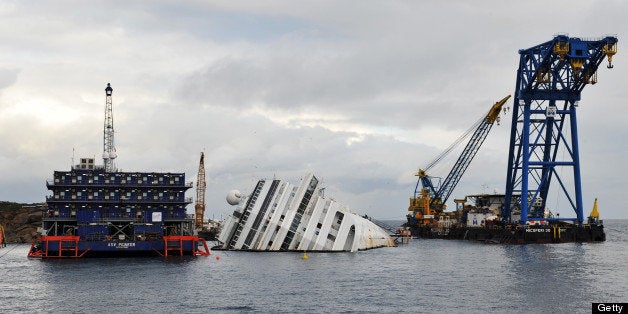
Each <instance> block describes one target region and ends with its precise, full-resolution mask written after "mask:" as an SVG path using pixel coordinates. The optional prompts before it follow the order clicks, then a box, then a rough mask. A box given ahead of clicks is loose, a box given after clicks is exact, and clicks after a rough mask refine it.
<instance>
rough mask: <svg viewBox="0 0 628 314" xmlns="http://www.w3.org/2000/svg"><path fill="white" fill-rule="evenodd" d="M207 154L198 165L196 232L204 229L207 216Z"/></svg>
mask: <svg viewBox="0 0 628 314" xmlns="http://www.w3.org/2000/svg"><path fill="white" fill-rule="evenodd" d="M204 159H205V154H204V153H203V152H201V161H200V162H199V165H198V176H197V177H196V205H194V212H195V214H196V216H195V220H194V227H195V228H196V230H201V229H203V219H204V217H203V216H204V215H205V190H206V186H207V182H206V181H205V162H204Z"/></svg>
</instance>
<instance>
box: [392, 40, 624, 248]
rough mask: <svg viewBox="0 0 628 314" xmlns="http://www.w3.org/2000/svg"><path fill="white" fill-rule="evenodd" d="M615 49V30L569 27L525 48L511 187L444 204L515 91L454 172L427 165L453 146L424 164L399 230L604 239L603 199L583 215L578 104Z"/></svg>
mask: <svg viewBox="0 0 628 314" xmlns="http://www.w3.org/2000/svg"><path fill="white" fill-rule="evenodd" d="M616 52H617V38H616V37H615V36H607V37H604V38H599V39H582V38H577V37H569V36H568V35H557V36H555V37H554V38H553V39H552V40H550V41H548V42H545V43H542V44H539V45H536V46H534V47H531V48H528V49H521V50H519V55H520V62H519V69H518V71H517V79H516V88H515V94H514V97H513V98H514V103H513V106H512V108H513V109H512V124H511V133H510V145H509V150H508V151H509V155H508V168H507V173H506V188H505V193H504V194H497V193H494V194H478V195H468V196H467V197H465V198H464V199H457V200H454V202H455V204H456V209H455V211H450V212H446V211H445V209H446V205H445V202H446V201H447V199H448V198H449V196H450V195H451V193H452V192H453V190H454V188H455V187H456V185H457V184H458V182H459V181H460V179H461V177H462V175H463V174H464V172H465V171H466V169H467V167H468V166H469V165H470V163H471V160H472V159H473V157H474V156H475V154H476V153H477V152H478V150H479V149H480V146H481V145H482V143H483V142H484V140H485V139H486V136H487V135H488V133H489V131H490V129H491V127H492V126H493V124H495V122H499V116H498V115H499V113H500V111H502V108H506V107H504V104H505V103H506V101H507V100H508V99H509V98H510V96H507V97H505V98H503V99H502V100H500V101H498V102H496V103H495V104H494V105H493V106H492V107H491V109H490V110H489V112H488V113H487V114H486V115H484V116H483V117H482V118H481V119H480V120H479V121H478V122H477V123H476V124H475V125H473V126H472V128H471V129H470V130H469V131H467V132H466V133H465V134H464V136H465V137H466V136H470V139H469V141H468V143H467V145H466V147H465V148H464V149H463V151H462V153H461V155H460V156H459V157H458V159H457V161H456V162H455V164H454V166H453V167H452V169H451V171H450V172H449V174H447V175H446V176H445V177H444V178H440V177H437V176H432V175H431V174H428V172H429V171H430V169H431V168H432V167H433V166H434V165H436V164H437V163H439V162H440V161H441V160H443V158H444V156H445V155H446V154H448V153H449V152H451V151H452V147H451V146H450V147H449V148H447V149H446V150H445V152H443V153H442V154H441V155H439V156H437V157H436V158H435V159H434V160H433V161H432V162H430V163H429V164H428V165H427V166H426V167H425V168H423V169H419V171H418V173H417V174H416V176H418V177H419V179H418V180H417V184H416V187H415V191H414V196H413V197H411V198H410V206H409V207H408V215H407V222H406V223H404V224H403V225H402V226H401V227H400V228H399V234H401V233H402V232H408V231H409V232H410V234H411V235H412V236H414V237H421V238H439V239H455V240H478V241H484V242H487V243H507V244H524V243H562V242H601V241H605V240H606V234H605V232H604V225H603V221H602V220H600V214H599V211H598V201H597V199H595V202H594V204H593V208H592V210H591V212H590V214H589V216H588V217H586V218H585V216H584V209H583V200H582V181H581V172H580V153H579V146H578V128H577V121H576V111H577V108H578V105H579V102H580V100H581V92H582V90H583V88H584V87H585V86H586V85H593V84H596V83H597V72H598V67H599V66H600V65H601V63H602V62H603V60H604V59H605V58H606V59H607V60H608V65H607V68H609V69H610V68H613V65H612V58H613V55H615V54H616ZM504 111H505V110H504ZM462 138H463V137H461V139H458V140H457V141H456V143H454V144H457V143H461V142H462ZM452 146H453V145H452ZM550 187H551V188H550ZM550 198H551V199H552V200H554V199H560V200H562V204H563V205H565V204H566V206H564V207H568V209H567V211H568V212H573V214H574V216H575V217H565V216H566V215H559V214H558V212H559V210H561V211H563V213H564V212H565V209H564V208H563V209H558V208H549V206H548V203H547V200H548V199H550ZM552 212H555V213H556V214H553V213H552Z"/></svg>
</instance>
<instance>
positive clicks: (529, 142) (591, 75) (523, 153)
mask: <svg viewBox="0 0 628 314" xmlns="http://www.w3.org/2000/svg"><path fill="white" fill-rule="evenodd" d="M616 52H617V38H616V37H613V36H608V37H605V38H602V39H598V40H585V39H581V38H576V37H568V36H566V35H558V36H555V37H554V39H552V40H550V41H548V42H545V43H543V44H540V45H536V46H534V47H532V48H528V49H521V50H520V51H519V55H520V56H519V69H518V71H517V83H516V90H515V97H514V106H513V112H512V130H511V133H510V150H509V156H508V173H507V178H506V196H505V200H504V205H503V207H502V212H501V217H502V220H504V221H505V222H516V223H520V224H523V225H525V224H526V221H528V219H530V218H544V212H545V208H546V203H547V199H548V195H549V192H550V185H551V183H552V182H556V183H557V184H558V187H557V189H556V190H557V193H556V199H558V198H559V197H561V198H560V199H564V200H565V203H566V204H567V206H570V207H571V208H572V209H573V211H574V212H575V214H576V217H575V218H573V219H571V220H574V221H575V222H577V223H578V224H579V225H581V224H582V222H583V220H584V215H583V205H582V187H581V180H580V157H579V149H578V132H577V129H578V128H577V123H576V108H577V107H578V102H579V100H580V94H581V92H582V89H583V88H584V86H586V85H587V84H595V83H596V82H597V70H598V66H599V65H600V64H601V63H602V61H603V60H604V57H607V58H608V68H612V67H613V65H612V63H611V61H612V57H613V55H614V54H615V53H616ZM559 152H560V153H559ZM554 185H556V184H554ZM552 191H553V190H552ZM552 199H554V196H552ZM561 220H569V219H565V218H564V216H563V217H561Z"/></svg>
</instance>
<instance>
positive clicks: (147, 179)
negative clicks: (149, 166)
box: [54, 175, 183, 185]
mask: <svg viewBox="0 0 628 314" xmlns="http://www.w3.org/2000/svg"><path fill="white" fill-rule="evenodd" d="M54 181H55V183H65V184H68V183H88V184H92V183H101V182H104V183H105V184H109V183H118V182H119V183H121V184H126V183H129V184H144V183H146V184H155V185H156V184H164V182H168V183H169V184H179V183H180V182H183V177H182V176H176V177H170V176H165V177H161V176H160V177H155V176H153V175H144V176H142V177H139V176H129V175H127V176H126V177H124V176H122V177H121V176H105V175H95V176H91V175H67V176H66V175H60V176H57V177H55V180H54Z"/></svg>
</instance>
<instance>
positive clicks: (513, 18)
mask: <svg viewBox="0 0 628 314" xmlns="http://www.w3.org/2000/svg"><path fill="white" fill-rule="evenodd" d="M626 12H628V2H626V1H619V0H617V1H573V0H570V1H544V0H543V1H362V0H360V1H321V0H316V1H135V2H130V1H37V2H36V3H34V2H30V1H9V0H2V1H0V200H6V201H15V202H43V201H44V200H45V196H46V195H48V191H47V190H46V187H45V182H46V180H47V179H50V178H52V173H53V171H54V170H69V168H70V164H71V160H72V156H73V154H74V156H75V158H76V159H78V158H79V157H94V156H95V157H97V158H100V156H101V154H102V145H103V143H102V140H103V134H102V131H103V119H104V103H105V93H104V88H105V87H106V84H107V83H111V86H112V87H113V89H114V91H113V106H114V128H115V131H116V134H115V144H116V149H117V153H118V159H117V165H118V168H120V169H122V170H125V171H171V172H185V174H186V176H187V180H188V181H195V180H196V175H197V168H198V160H199V156H200V152H201V151H205V154H206V161H205V164H206V171H207V189H208V191H207V200H206V203H207V212H206V217H210V218H212V217H214V218H221V217H223V218H224V217H226V215H227V214H228V213H229V212H231V211H232V209H231V208H230V207H229V206H228V205H227V203H226V201H225V195H226V193H227V191H229V190H230V189H233V188H236V189H239V190H241V191H243V192H244V193H249V192H250V191H251V190H252V189H253V187H254V183H255V182H256V181H257V180H258V179H260V178H273V177H274V176H276V177H277V178H281V179H286V180H289V181H291V182H293V183H295V184H298V182H299V179H300V178H301V177H302V176H303V175H304V174H305V173H306V172H314V173H315V174H316V175H317V176H318V177H320V178H321V179H323V181H324V186H326V187H327V189H326V195H327V196H330V197H333V198H334V199H336V200H337V201H339V202H341V203H344V204H346V205H347V206H348V207H349V208H351V209H352V210H353V211H354V212H357V213H360V214H363V213H366V214H369V215H371V216H374V217H377V218H381V219H403V218H404V217H405V214H406V213H407V207H408V200H409V198H410V197H411V196H412V193H413V191H414V186H415V184H416V177H415V176H414V174H415V173H416V171H417V170H418V168H419V167H422V166H425V165H426V164H427V163H428V162H429V161H430V160H431V159H432V158H433V157H434V156H436V155H437V154H438V153H439V152H441V151H442V150H443V149H444V148H446V147H447V146H448V145H449V144H450V143H451V142H452V141H453V140H454V139H455V138H456V137H457V136H458V135H459V134H461V133H462V132H464V131H465V130H466V129H468V128H469V127H470V126H471V125H472V124H473V123H474V122H475V121H476V120H477V119H478V118H479V117H480V116H481V115H482V114H484V113H485V112H486V111H487V110H488V109H489V108H490V106H491V105H492V104H493V103H494V102H495V101H496V100H499V99H501V98H502V97H504V96H506V95H508V94H512V93H513V92H514V89H515V75H516V70H517V67H518V50H519V49H523V48H529V47H531V46H534V45H537V44H540V43H543V42H545V41H548V40H551V39H552V38H553V36H554V35H555V34H558V33H567V34H569V35H570V36H574V37H587V38H590V37H603V36H605V35H608V34H613V35H617V36H618V38H619V44H618V46H619V52H618V54H617V55H616V56H615V57H614V59H613V60H614V64H615V68H614V69H612V70H608V69H606V67H605V66H603V67H601V68H600V71H599V76H598V84H596V85H593V86H587V87H586V88H585V89H584V91H583V93H582V100H581V102H580V107H579V108H578V126H579V135H580V149H581V160H582V179H583V190H584V195H583V199H584V204H585V214H588V212H589V211H590V208H591V206H592V204H593V199H594V198H596V197H597V198H599V201H600V213H601V216H602V218H628V215H627V211H626V209H625V200H624V196H625V193H626V192H625V191H627V190H628V183H626V180H625V175H626V174H627V173H628V171H627V170H628V166H627V165H626V162H625V158H626V157H627V156H628V154H627V153H628V149H627V144H626V141H625V139H626V138H628V132H627V127H626V126H625V121H626V113H627V111H628V108H627V107H626V105H625V101H626V99H628V89H627V88H626V87H625V86H626V82H628V71H627V69H628V66H627V64H628V58H626V56H625V53H624V51H625V49H624V48H623V35H624V34H623V33H624V32H625V31H626V30H628V22H627V20H626V18H625V13H626ZM604 64H606V62H605V63H604ZM509 105H510V106H512V101H510V102H509ZM509 133H510V116H509V115H508V116H502V123H501V125H500V126H495V127H494V128H493V130H492V133H491V134H490V136H489V138H488V139H487V141H486V142H485V143H484V146H483V147H482V149H481V150H480V152H479V153H478V155H477V156H476V158H475V162H474V163H472V165H471V166H470V167H469V169H468V171H467V173H466V174H465V176H464V177H463V179H462V181H461V182H460V184H459V185H458V187H457V188H456V190H455V191H454V193H453V194H452V197H451V198H452V199H453V198H454V197H455V198H461V197H463V196H464V195H465V194H473V193H479V192H491V193H492V192H493V191H495V190H497V191H498V192H503V191H504V187H505V181H506V178H505V177H506V164H507V151H508V136H509ZM73 151H74V153H73ZM99 160H100V162H102V159H99ZM450 166H451V165H449V166H443V167H440V168H437V169H436V170H435V171H438V172H437V173H434V175H440V176H445V175H446V174H447V172H448V170H449V169H448V167H450ZM193 195H194V193H193V191H192V190H190V191H189V193H188V196H193ZM548 205H549V206H551V207H554V206H556V207H557V209H554V208H552V210H553V211H558V212H560V213H561V217H567V216H568V217H574V215H573V212H572V211H571V209H568V208H567V207H566V206H565V205H567V204H564V203H562V204H561V202H560V201H558V200H557V201H554V200H550V201H548ZM451 207H453V205H451ZM561 208H563V209H562V210H561ZM188 211H189V212H190V213H192V212H193V206H190V207H189V209H188Z"/></svg>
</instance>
